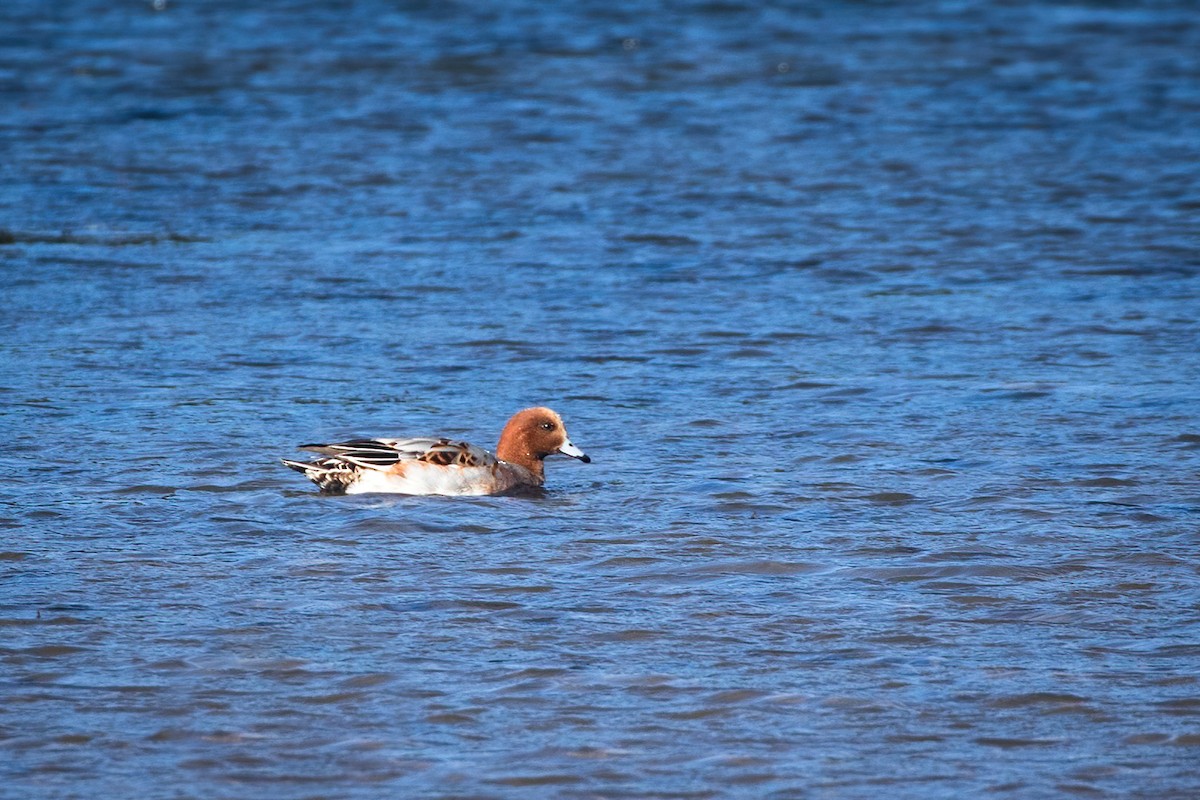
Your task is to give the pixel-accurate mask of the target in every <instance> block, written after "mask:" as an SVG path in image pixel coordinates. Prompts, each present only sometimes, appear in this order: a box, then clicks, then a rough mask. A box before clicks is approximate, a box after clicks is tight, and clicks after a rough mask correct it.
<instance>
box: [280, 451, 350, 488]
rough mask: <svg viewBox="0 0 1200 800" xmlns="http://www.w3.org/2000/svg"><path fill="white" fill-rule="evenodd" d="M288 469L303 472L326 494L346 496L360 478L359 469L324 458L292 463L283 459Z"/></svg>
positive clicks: (334, 459)
mask: <svg viewBox="0 0 1200 800" xmlns="http://www.w3.org/2000/svg"><path fill="white" fill-rule="evenodd" d="M279 460H280V461H282V462H283V465H284V466H285V467H287V468H288V469H294V470H296V472H301V473H303V474H304V477H306V478H308V479H309V480H310V481H312V482H313V483H315V484H316V485H317V486H318V487H319V488H320V489H321V491H322V492H324V493H326V494H345V493H346V487H347V486H349V485H350V484H352V483H354V481H355V480H356V479H357V478H358V471H359V468H358V467H357V466H355V465H354V464H347V463H346V462H345V461H342V460H340V459H337V458H322V459H319V460H317V461H292V460H291V459H287V458H281V459H279Z"/></svg>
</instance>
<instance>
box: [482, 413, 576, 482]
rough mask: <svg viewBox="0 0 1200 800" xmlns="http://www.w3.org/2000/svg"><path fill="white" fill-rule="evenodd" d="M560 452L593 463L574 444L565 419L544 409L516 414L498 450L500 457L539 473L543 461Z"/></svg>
mask: <svg viewBox="0 0 1200 800" xmlns="http://www.w3.org/2000/svg"><path fill="white" fill-rule="evenodd" d="M558 453H561V454H562V455H564V456H570V457H571V458H578V459H579V460H580V461H582V462H583V463H585V464H588V463H591V460H592V459H591V458H589V457H588V455H587V454H586V453H584V452H583V451H582V450H580V449H579V448H578V447H576V446H575V445H573V444H572V443H571V438H570V437H569V436H567V428H566V426H565V425H563V421H562V417H560V416H559V415H558V414H556V413H555V412H554V411H552V410H550V409H548V408H545V407H543V406H537V407H535V408H527V409H525V410H524V411H518V412H517V413H516V414H513V415H512V418H511V419H510V420H509V421H508V424H506V425H505V426H504V430H503V431H502V432H501V433H500V444H499V446H497V447H496V455H497V457H499V458H501V459H503V460H505V461H509V462H512V463H514V464H520V465H521V466H523V467H525V468H526V469H530V470H533V471H534V472H537V473H540V472H541V471H542V463H541V462H542V460H543V459H545V458H546V456H552V455H555V454H558Z"/></svg>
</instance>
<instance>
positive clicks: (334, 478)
mask: <svg viewBox="0 0 1200 800" xmlns="http://www.w3.org/2000/svg"><path fill="white" fill-rule="evenodd" d="M300 449H301V450H312V451H314V452H317V453H321V454H322V455H323V456H325V457H324V458H320V459H317V460H316V461H291V460H289V459H286V458H284V459H281V460H282V461H283V463H284V464H285V465H286V466H288V467H290V468H292V469H294V470H296V471H297V472H302V473H304V476H305V477H306V478H308V479H309V480H311V481H312V482H313V483H315V484H316V485H317V486H319V487H320V488H321V491H322V492H325V493H328V494H363V493H367V492H391V493H397V494H441V495H481V494H503V493H505V492H511V491H515V490H519V489H523V488H536V487H539V486H542V485H543V484H544V483H545V482H546V472H545V468H544V465H543V460H544V459H545V458H546V456H550V455H554V454H556V453H561V454H562V455H565V456H570V457H571V458H578V459H579V460H580V461H582V462H583V463H585V464H588V463H591V459H590V458H588V456H587V454H585V453H584V452H583V451H582V450H580V449H579V448H578V447H576V446H575V445H573V444H571V440H570V439H569V438H568V437H567V429H566V427H565V426H564V425H563V421H562V418H561V417H560V416H558V414H556V413H555V412H553V411H551V410H550V409H548V408H544V407H540V406H539V407H536V408H527V409H525V410H523V411H518V412H517V413H516V414H513V416H512V418H511V419H510V420H509V421H508V423H507V424H506V425H505V426H504V430H503V431H501V433H500V443H499V444H498V445H497V447H496V454H495V455H492V454H491V453H489V452H488V451H487V450H484V449H483V448H482V447H476V446H475V445H472V444H468V443H466V442H456V441H453V440H452V439H446V438H440V439H437V438H424V439H354V440H351V441H348V442H340V443H337V444H304V445H300Z"/></svg>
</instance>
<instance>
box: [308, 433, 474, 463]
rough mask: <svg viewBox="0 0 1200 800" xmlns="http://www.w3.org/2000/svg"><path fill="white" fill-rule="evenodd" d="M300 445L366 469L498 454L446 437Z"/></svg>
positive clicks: (468, 461) (468, 459)
mask: <svg viewBox="0 0 1200 800" xmlns="http://www.w3.org/2000/svg"><path fill="white" fill-rule="evenodd" d="M300 449H301V450H311V451H313V452H315V453H321V454H322V455H325V456H328V457H330V458H332V459H336V460H337V461H341V462H343V463H346V464H353V465H354V466H357V467H362V468H364V469H379V470H387V469H391V468H392V467H394V466H395V465H396V464H397V463H399V462H401V461H423V462H425V463H427V464H436V465H438V466H442V467H448V466H460V467H487V466H491V465H492V464H495V463H496V457H495V456H493V455H492V454H491V453H489V452H488V451H487V450H484V449H483V448H482V447H476V446H475V445H473V444H468V443H467V442H456V441H453V440H451V439H445V438H441V439H434V438H417V439H351V440H350V441H348V442H336V443H334V444H304V445H300Z"/></svg>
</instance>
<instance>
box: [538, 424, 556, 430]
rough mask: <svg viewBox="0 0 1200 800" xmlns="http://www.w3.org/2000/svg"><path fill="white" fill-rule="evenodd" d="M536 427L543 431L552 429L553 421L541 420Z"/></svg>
mask: <svg viewBox="0 0 1200 800" xmlns="http://www.w3.org/2000/svg"><path fill="white" fill-rule="evenodd" d="M538 427H539V428H541V429H542V430H544V431H552V430H554V423H553V422H543V423H542V424H541V425H538Z"/></svg>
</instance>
